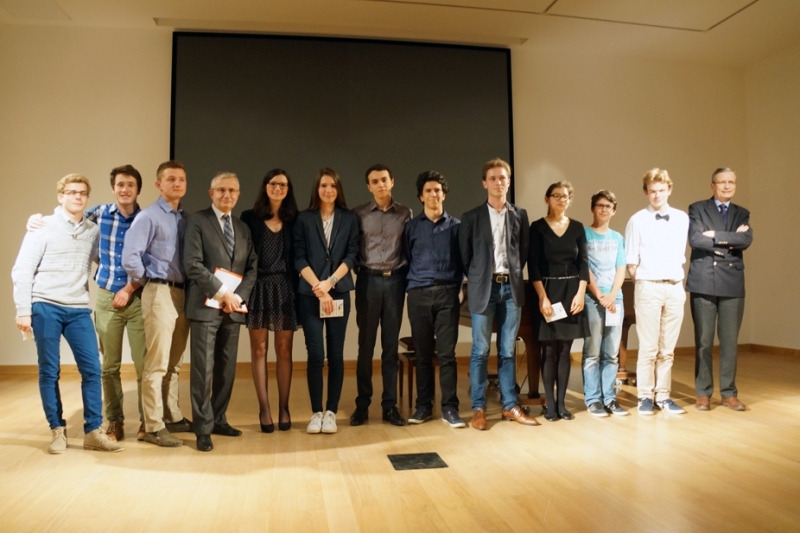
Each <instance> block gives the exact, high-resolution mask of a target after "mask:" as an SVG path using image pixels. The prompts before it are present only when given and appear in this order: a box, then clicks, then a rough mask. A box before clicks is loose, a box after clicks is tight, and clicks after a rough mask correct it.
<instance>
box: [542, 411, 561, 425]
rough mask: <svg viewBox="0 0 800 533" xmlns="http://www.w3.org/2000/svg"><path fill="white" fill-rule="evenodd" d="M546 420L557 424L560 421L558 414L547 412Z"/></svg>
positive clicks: (545, 413)
mask: <svg viewBox="0 0 800 533" xmlns="http://www.w3.org/2000/svg"><path fill="white" fill-rule="evenodd" d="M543 416H544V419H545V420H549V421H550V422H555V421H556V420H558V413H552V414H551V413H548V412H547V411H545V412H544V415H543Z"/></svg>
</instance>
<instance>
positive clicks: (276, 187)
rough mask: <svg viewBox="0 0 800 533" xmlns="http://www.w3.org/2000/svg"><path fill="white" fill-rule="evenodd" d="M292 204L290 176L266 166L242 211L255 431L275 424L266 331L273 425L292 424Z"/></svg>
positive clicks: (294, 327) (294, 318) (294, 282)
mask: <svg viewBox="0 0 800 533" xmlns="http://www.w3.org/2000/svg"><path fill="white" fill-rule="evenodd" d="M296 217H297V202H296V201H295V199H294V190H293V188H292V180H290V179H289V175H288V174H287V173H286V171H285V170H282V169H279V168H276V169H273V170H270V171H269V172H268V173H267V175H266V176H264V181H263V183H262V184H261V189H260V190H259V192H258V197H257V198H256V203H255V206H254V207H253V209H250V210H248V211H245V212H244V213H242V217H241V218H242V222H244V223H245V224H247V225H248V226H249V227H250V233H251V234H252V237H253V245H254V246H255V250H256V254H257V255H258V278H257V279H256V284H255V286H254V287H253V291H252V292H251V293H250V301H249V302H248V303H247V307H248V309H249V313H248V314H247V329H248V330H250V358H251V359H250V365H251V368H252V371H253V382H254V383H255V386H256V396H257V397H258V408H259V412H258V418H259V423H260V424H261V431H263V432H264V433H272V432H273V431H275V423H274V422H273V420H272V413H271V412H270V408H269V394H268V393H269V387H268V385H267V380H268V377H269V375H268V372H267V349H268V348H269V338H268V334H267V332H268V331H273V332H274V339H275V341H274V342H275V354H276V363H277V364H276V366H277V369H276V370H277V374H278V429H280V430H281V431H286V430H288V429H289V428H291V427H292V419H291V416H290V414H289V390H290V388H291V385H292V340H293V339H294V332H295V331H297V315H296V313H295V294H296V293H297V272H296V271H295V269H294V257H293V253H292V247H293V241H294V221H295V218H296Z"/></svg>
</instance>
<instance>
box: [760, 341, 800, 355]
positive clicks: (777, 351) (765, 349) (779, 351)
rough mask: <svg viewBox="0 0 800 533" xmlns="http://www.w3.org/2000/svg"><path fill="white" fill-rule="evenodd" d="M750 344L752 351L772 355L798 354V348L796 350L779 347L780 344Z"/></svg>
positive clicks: (799, 351) (799, 352)
mask: <svg viewBox="0 0 800 533" xmlns="http://www.w3.org/2000/svg"><path fill="white" fill-rule="evenodd" d="M750 346H751V347H752V348H751V350H750V351H752V352H762V353H769V354H774V355H793V356H795V357H796V356H798V355H800V350H796V349H794V348H781V347H780V346H766V345H764V344H751V345H750Z"/></svg>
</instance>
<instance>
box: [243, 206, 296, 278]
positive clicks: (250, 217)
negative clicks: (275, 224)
mask: <svg viewBox="0 0 800 533" xmlns="http://www.w3.org/2000/svg"><path fill="white" fill-rule="evenodd" d="M241 219H242V222H244V223H245V224H247V227H248V228H250V235H251V236H252V238H253V248H254V249H255V252H256V257H261V241H262V239H263V237H264V231H267V226H266V224H264V220H262V219H260V218H258V217H256V214H255V211H253V210H252V209H248V210H247V211H244V212H242V216H241ZM294 223H295V221H294V220H292V221H289V222H287V221H285V220H284V221H283V249H284V250H286V266H287V268H290V269H294ZM290 272H291V276H290V277H291V278H292V287H293V288H294V292H297V283H298V280H297V278H298V276H297V272H295V271H294V270H290Z"/></svg>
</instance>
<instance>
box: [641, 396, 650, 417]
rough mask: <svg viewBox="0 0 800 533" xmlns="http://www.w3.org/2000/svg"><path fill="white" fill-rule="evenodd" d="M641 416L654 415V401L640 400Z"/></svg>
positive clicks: (648, 399)
mask: <svg viewBox="0 0 800 533" xmlns="http://www.w3.org/2000/svg"><path fill="white" fill-rule="evenodd" d="M639 414H640V415H652V414H653V400H651V399H650V398H639Z"/></svg>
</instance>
